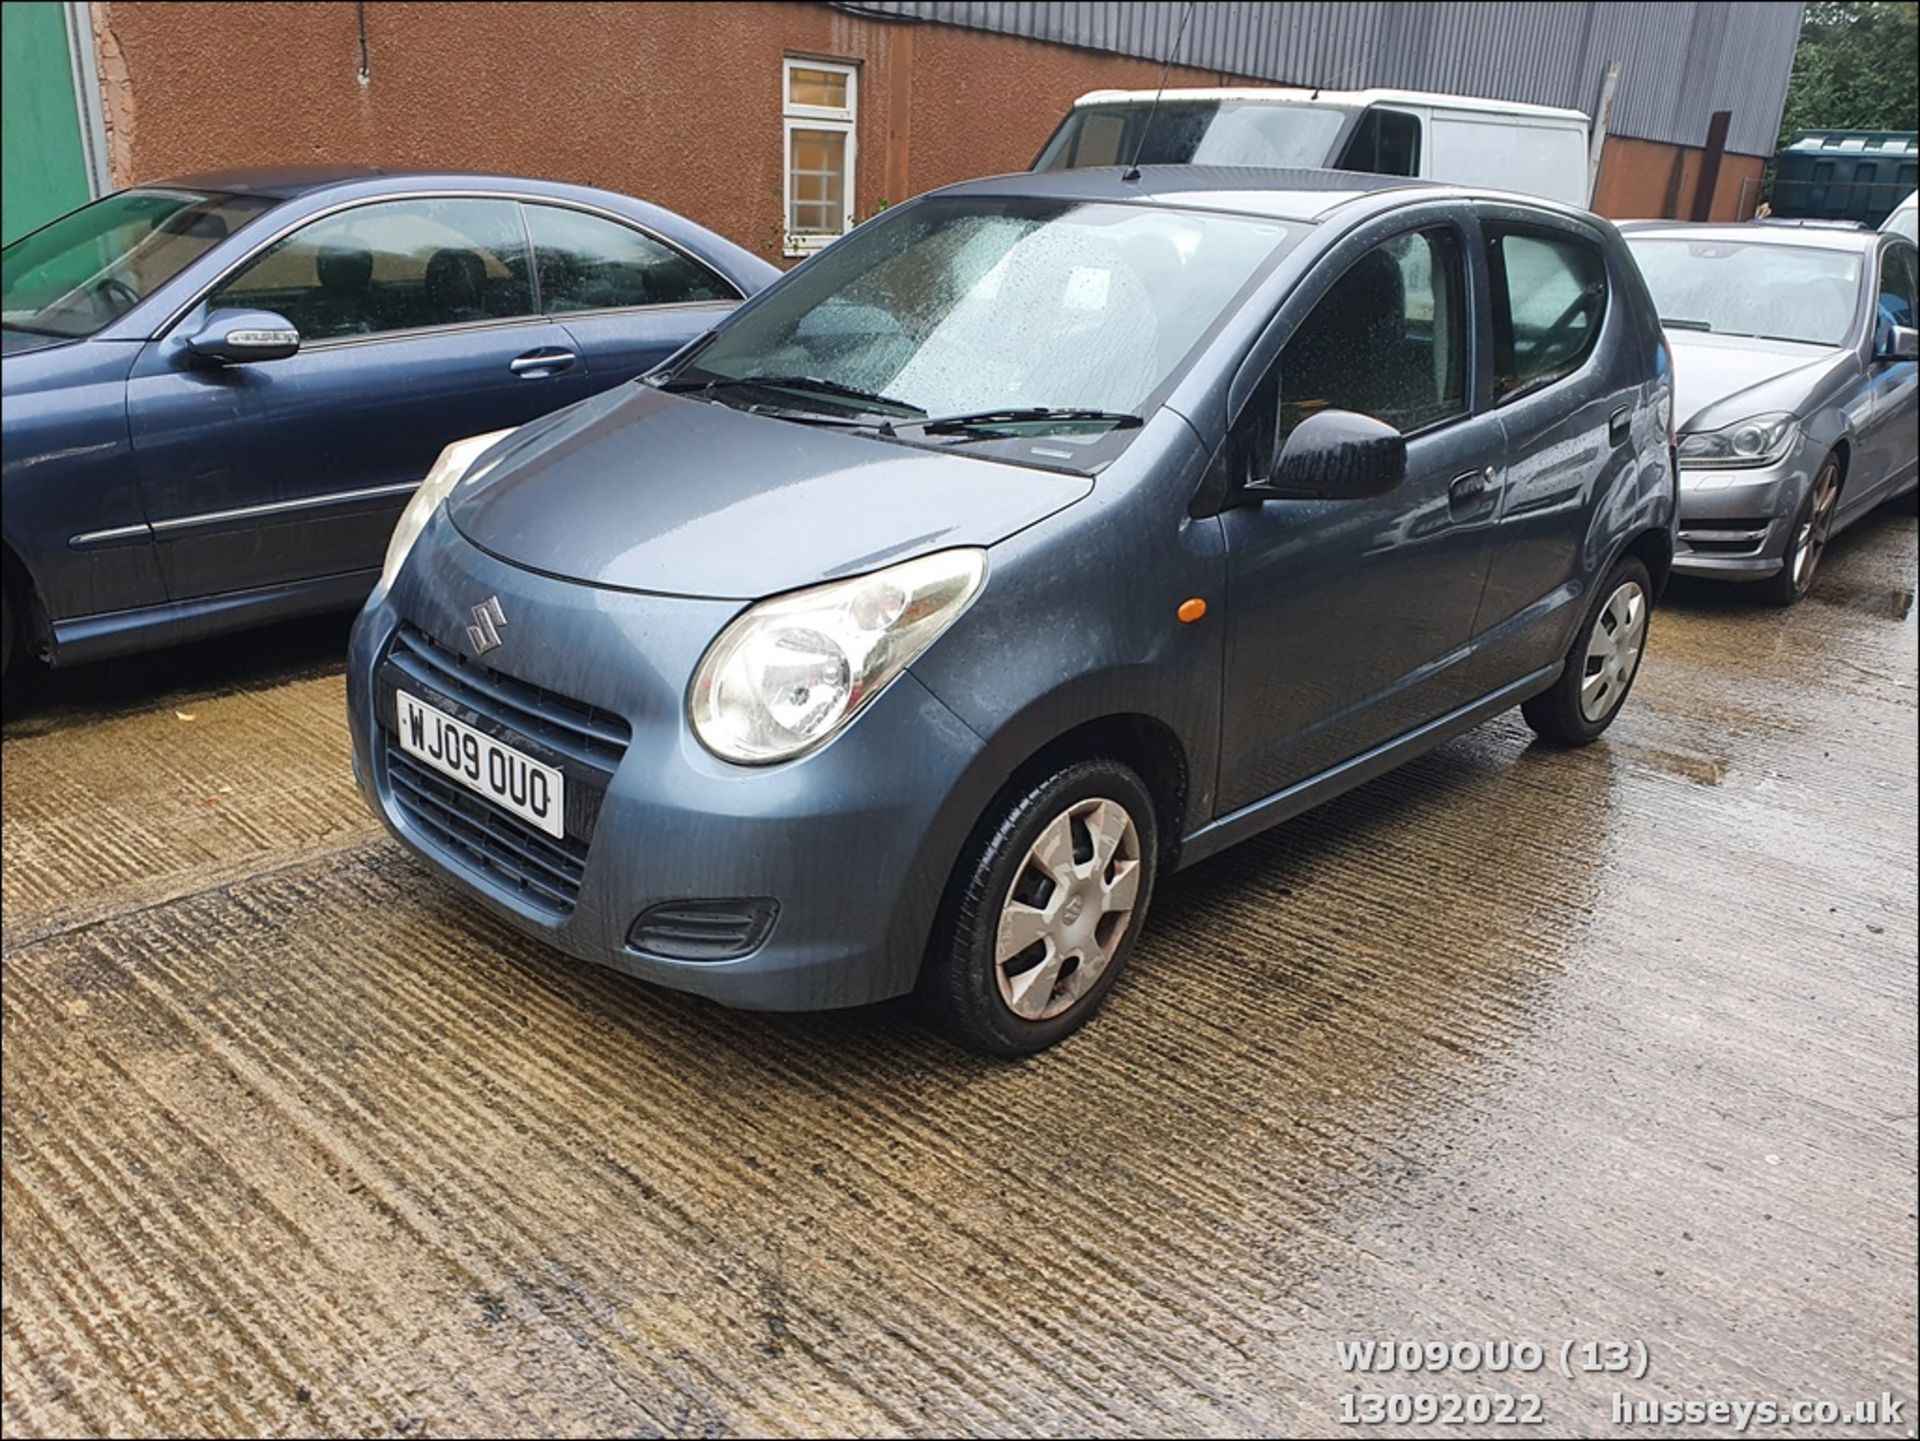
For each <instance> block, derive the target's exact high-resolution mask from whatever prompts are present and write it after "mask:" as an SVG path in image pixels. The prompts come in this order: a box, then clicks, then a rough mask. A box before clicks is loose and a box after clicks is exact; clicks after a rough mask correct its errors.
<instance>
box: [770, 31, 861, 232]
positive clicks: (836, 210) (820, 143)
mask: <svg viewBox="0 0 1920 1441" xmlns="http://www.w3.org/2000/svg"><path fill="white" fill-rule="evenodd" d="M780 86H781V89H780V101H781V117H782V118H781V129H782V134H781V144H782V146H783V147H784V149H785V153H786V161H785V166H784V169H785V173H786V186H785V190H784V195H785V203H786V239H785V243H784V244H783V246H782V247H781V248H782V250H783V251H784V252H785V253H786V254H788V255H811V254H812V253H813V252H814V251H816V250H819V249H820V248H821V247H822V246H824V245H826V244H828V243H829V242H830V241H832V240H833V239H834V238H835V237H836V236H840V235H844V234H846V233H847V231H849V230H851V229H852V228H853V177H854V151H855V143H856V142H855V138H854V128H855V124H856V121H857V118H858V115H859V107H860V75H859V72H858V70H857V69H856V68H855V67H854V66H852V65H842V64H838V63H836V62H834V61H831V60H805V59H801V58H798V57H796V56H791V55H790V56H788V57H787V58H786V60H785V61H784V62H783V63H782V66H781V76H780Z"/></svg>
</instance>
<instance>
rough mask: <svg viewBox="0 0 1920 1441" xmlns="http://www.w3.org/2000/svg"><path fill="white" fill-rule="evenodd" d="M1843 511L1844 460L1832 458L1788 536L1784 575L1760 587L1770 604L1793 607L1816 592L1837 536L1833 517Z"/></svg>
mask: <svg viewBox="0 0 1920 1441" xmlns="http://www.w3.org/2000/svg"><path fill="white" fill-rule="evenodd" d="M1839 510H1840V461H1839V459H1838V458H1837V457H1835V456H1831V455H1830V456H1828V457H1827V459H1826V462H1825V464H1823V465H1822V466H1821V467H1820V473H1819V474H1818V475H1816V476H1814V478H1813V484H1812V485H1811V486H1809V487H1808V489H1807V495H1806V499H1804V500H1802V501H1801V502H1800V509H1799V510H1798V511H1796V512H1795V513H1794V517H1793V530H1792V532H1791V533H1790V534H1789V535H1788V537H1787V553H1786V555H1785V556H1784V557H1783V558H1782V559H1781V562H1780V573H1779V574H1778V575H1775V576H1771V577H1769V578H1768V579H1767V580H1765V581H1763V582H1762V583H1761V584H1760V586H1759V588H1758V589H1759V592H1760V595H1761V596H1762V598H1763V599H1765V600H1766V602H1767V603H1768V604H1769V605H1780V606H1786V605H1792V604H1793V603H1794V602H1795V601H1797V600H1799V599H1800V597H1801V596H1803V595H1805V594H1806V593H1807V592H1808V591H1810V590H1812V589H1813V577H1814V572H1816V571H1818V570H1819V569H1820V561H1821V558H1822V557H1823V556H1825V555H1826V553H1827V540H1828V538H1829V537H1830V536H1832V534H1833V518H1834V516H1835V515H1836V514H1837V513H1838V512H1839Z"/></svg>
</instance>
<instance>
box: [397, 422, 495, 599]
mask: <svg viewBox="0 0 1920 1441" xmlns="http://www.w3.org/2000/svg"><path fill="white" fill-rule="evenodd" d="M512 434H513V431H512V430H490V431H488V432H487V433H486V434H485V435H470V436H468V437H467V438H466V439H465V440H456V441H454V442H453V444H451V445H449V446H447V447H446V449H444V450H442V451H441V452H440V458H439V459H438V460H436V461H434V463H433V469H431V470H429V471H428V472H427V478H426V479H425V480H423V481H421V482H420V487H419V489H417V490H416V491H414V493H413V496H412V498H411V499H410V500H408V501H407V508H406V509H405V510H403V511H401V512H400V522H399V524H398V525H396V526H394V528H393V539H391V540H389V541H388V542H387V560H386V564H385V565H383V566H381V568H380V583H379V584H378V585H376V586H375V587H374V588H373V597H374V599H375V600H378V599H379V598H380V597H381V596H383V595H385V594H386V593H387V588H388V587H389V586H391V585H392V584H393V581H394V577H395V576H397V575H399V574H400V567H401V566H402V565H404V564H405V563H406V559H407V553H408V552H409V551H411V550H412V549H413V543H414V542H415V541H416V540H418V539H420V532H421V531H423V530H425V529H426V528H427V522H428V521H430V520H432V519H433V513H434V512H435V511H436V510H438V509H440V507H441V506H443V505H445V504H446V501H447V497H448V496H449V495H452V494H453V488H454V487H455V486H456V485H458V484H459V483H460V482H461V481H462V480H463V479H465V478H466V474H467V471H468V470H469V469H470V468H471V467H472V465H473V463H474V461H476V460H478V459H479V458H480V455H481V453H482V452H483V451H486V450H488V449H490V448H492V447H493V446H494V445H495V444H497V443H498V442H500V441H502V440H505V439H506V438H507V437H508V436H509V435H512Z"/></svg>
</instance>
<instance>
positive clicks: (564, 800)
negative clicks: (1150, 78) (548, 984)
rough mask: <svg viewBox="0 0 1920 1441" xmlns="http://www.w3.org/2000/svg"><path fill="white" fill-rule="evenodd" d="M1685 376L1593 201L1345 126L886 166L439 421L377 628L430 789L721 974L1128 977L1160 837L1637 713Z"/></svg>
mask: <svg viewBox="0 0 1920 1441" xmlns="http://www.w3.org/2000/svg"><path fill="white" fill-rule="evenodd" d="M1671 421H1672V403H1671V378H1670V371H1669V365H1668V360H1667V353H1666V349H1665V346H1664V343H1663V341H1662V339H1661V334H1660V325H1659V321H1658V319H1657V318H1656V316H1655V314H1654V310H1653V306H1652V304H1651V302H1650V301H1649V299H1648V297H1647V294H1646V292H1645V290H1644V288H1643V286H1642V284H1641V281H1640V279H1639V276H1638V273H1637V272H1636V271H1635V269H1634V266H1633V263H1632V261H1631V260H1630V259H1629V258H1628V256H1627V253H1626V251H1625V248H1624V246H1623V245H1622V243H1621V241H1620V239H1619V237H1618V236H1617V235H1616V233H1615V232H1614V230H1613V229H1612V227H1611V226H1609V225H1608V224H1607V223H1606V222H1605V221H1602V220H1599V219H1596V218H1595V217H1593V216H1591V215H1587V214H1583V213H1580V212H1577V211H1573V210H1569V209H1565V208H1562V207H1558V206H1555V205H1552V204H1549V203H1546V202H1533V201H1527V200H1522V199H1519V198H1516V197H1511V196H1499V195H1493V194H1476V193H1471V192H1467V191H1462V190H1455V189H1447V188H1441V187H1437V186H1424V185H1420V184H1419V183H1417V182H1407V181H1400V180H1391V179H1386V178H1383V177H1376V176H1358V175H1343V174H1338V173H1335V172H1324V171H1323V172H1276V171H1248V170H1208V169H1199V168H1175V167H1169V168H1166V169H1164V170H1154V169H1148V170H1147V171H1146V172H1144V174H1142V173H1137V172H1136V173H1135V174H1134V175H1133V176H1132V177H1131V178H1130V177H1129V176H1128V175H1126V174H1123V173H1122V172H1120V171H1117V170H1106V171H1096V170H1076V171H1071V172H1066V173H1060V174H1047V175H1020V176H1010V177H1005V178H1001V179H994V180H982V181H975V182H971V183H968V184H965V185H960V186H955V187H953V188H950V189H947V190H942V191H937V192H934V193H932V194H929V195H926V196H923V197H921V198H919V199H917V200H914V201H911V202H908V203H906V204H904V205H900V206H897V207H895V208H893V209H890V210H888V211H887V212H885V213H884V214H883V215H882V216H880V217H879V218H877V219H875V220H873V221H871V222H870V223H868V224H867V225H864V226H862V227H861V228H860V229H859V230H857V231H856V232H854V233H853V234H851V235H849V236H848V237H846V238H845V239H842V240H840V241H838V242H836V243H835V244H834V245H833V246H831V247H830V248H828V249H827V250H825V251H823V252H821V253H820V254H819V255H818V256H816V257H815V258H813V259H812V260H809V261H808V262H807V263H806V264H805V265H802V266H800V267H799V268H798V269H796V270H794V271H793V272H792V273H790V274H789V275H787V276H786V277H784V278H783V279H781V280H780V281H778V282H776V283H775V284H774V285H773V286H771V287H770V288H769V289H768V290H766V291H765V292H764V293H763V294H761V295H760V296H758V297H756V298H755V299H753V300H751V301H749V302H748V303H747V304H746V305H744V306H742V307H741V308H740V309H739V310H737V311H736V312H734V313H733V314H732V315H730V316H729V317H728V318H727V319H725V320H723V321H722V322H721V323H720V324H719V325H718V326H717V327H716V328H715V329H714V330H713V331H712V333H711V334H709V335H707V336H705V337H703V338H702V339H701V340H698V341H696V342H694V343H693V344H692V345H690V346H689V347H688V348H687V349H686V350H684V351H682V352H681V353H680V354H679V355H678V356H676V357H675V358H674V359H672V360H671V361H669V362H668V363H666V364H665V365H664V366H662V367H661V368H659V369H658V370H656V371H655V372H653V373H652V374H651V375H650V376H648V377H647V378H646V379H644V380H643V381H641V382H637V383H633V384H629V385H627V386H625V387H622V388H619V389H617V390H616V391H612V392H608V393H607V394H604V395H601V396H597V397H595V398H593V399H591V400H586V401H583V402H581V403H579V404H578V405H575V406H573V407H571V408H569V409H566V410H562V411H560V412H558V413H557V414H555V415H552V416H549V417H547V418H546V419H544V420H540V421H536V422H534V423H532V424H530V425H526V426H522V427H521V428H519V429H518V430H515V431H512V432H510V433H503V434H496V435H492V436H478V437H475V438H473V439H472V440H470V441H467V442H463V443H461V444H457V445H454V446H451V447H449V448H448V450H447V451H446V453H445V454H444V455H443V456H442V457H441V460H440V463H439V464H438V465H437V466H436V468H435V471H434V473H433V475H432V476H430V477H429V479H428V481H427V482H426V483H425V485H423V487H422V489H421V491H420V493H419V494H418V496H417V497H416V499H415V500H414V502H413V503H412V505H411V506H410V508H409V510H408V512H407V514H406V516H405V517H404V518H403V520H402V522H401V525H400V527H399V529H398V531H397V532H396V533H395V536H394V540H393V544H392V547H391V549H390V551H389V553H388V557H387V566H386V572H385V576H384V578H383V580H382V582H381V584H380V586H379V588H378V589H377V590H376V592H375V593H374V596H373V598H372V599H371V600H370V601H369V602H368V605H367V608H366V610H365V612H364V613H363V614H362V615H361V617H360V621H359V623H358V625H357V627H356V629H355V632H354V637H353V645H352V657H351V663H350V667H349V672H348V683H349V704H350V707H351V712H352V715H351V719H352V728H353V739H354V754H355V763H356V770H357V772H358V775H359V779H360V784H361V785H362V787H363V789H364V791H365V793H366V796H367V799H368V801H369V802H370V804H371V805H372V806H373V807H374V809H375V810H376V811H377V812H378V813H379V814H380V816H381V817H382V818H383V819H384V820H385V822H386V824H387V825H388V826H389V827H390V828H391V829H392V831H393V832H394V834H395V835H396V836H398V837H399V838H400V840H401V841H402V842H404V843H405V844H406V845H407V846H409V847H410V848H412V849H413V850H414V851H416V852H417V853H419V854H420V855H421V856H423V857H425V858H426V859H427V860H428V861H429V862H431V863H432V864H433V865H434V866H435V867H436V868H437V869H439V870H440V871H442V872H443V873H444V874H445V875H446V876H447V877H448V878H449V879H451V880H453V881H454V882H456V883H457V884H458V885H459V886H460V887H461V888H463V889H464V890H465V891H467V892H468V893H469V894H471V895H472V896H473V897H474V898H475V899H477V900H478V901H480V902H482V903H483V904H484V905H485V906H487V907H488V908H489V909H490V910H492V911H493V912H495V913H496V914H498V915H499V916H501V917H503V918H504V919H506V920H507V921H509V922H511V923H512V924H514V925H515V926H517V927H519V928H520V929H521V930H523V931H525V932H527V933H529V934H531V935H534V936H538V937H540V938H541V939H543V940H546V941H549V942H551V943H553V944H554V945H556V946H558V947H560V948H561V949H562V950H564V951H566V952H568V953H569V954H571V955H574V956H576V957H579V958H582V959H585V960H590V961H597V962H600V963H602V964H606V965H610V966H614V967H617V968H618V969H620V970H623V971H627V972H630V973H631V974H633V975H636V976H640V977H643V978H645V979H647V980H651V981H655V982H658V983H660V984H663V985H667V986H673V987H677V988H680V989H682V990H688V991H694V992H698V993H700V994H702V995H705V996H709V997H712V998H714V999H717V1000H720V1001H723V1002H726V1003H728V1004H731V1005H738V1006H751V1007H765V1008H778V1009H808V1008H820V1007H832V1006H846V1005H853V1004H857V1003H861V1002H867V1001H874V1000H879V999H882V998H884V997H889V996H896V995H901V994H904V993H907V992H911V991H917V992H918V993H919V995H920V997H921V998H922V999H923V1001H924V1002H925V1003H926V1005H927V1006H928V1008H929V1009H930V1010H931V1012H932V1013H933V1014H934V1016H935V1017H936V1018H937V1019H938V1020H939V1021H940V1022H941V1023H943V1024H944V1025H945V1027H946V1028H947V1029H949V1030H950V1031H951V1032H952V1033H953V1034H954V1035H956V1036H957V1037H959V1038H960V1039H962V1040H963V1041H965V1042H968V1043H970V1044H972V1045H975V1046H978V1047H981V1048H983V1049H986V1050H990V1051H995V1052H999V1053H1002V1054H1020V1053H1025V1052H1030V1051H1034V1050H1037V1049H1039V1048H1041V1047H1044V1046H1046V1045H1048V1044H1050V1043H1052V1042H1054V1041H1056V1040H1058V1039H1059V1038H1060V1037H1062V1036H1064V1035H1066V1034H1067V1033H1068V1032H1070V1031H1072V1030H1073V1029H1074V1028H1075V1027H1076V1026H1078V1025H1079V1024H1080V1023H1081V1022H1083V1021H1085V1020H1086V1019H1087V1017H1088V1016H1089V1015H1090V1014H1091V1013H1092V1012H1093V1011H1094V1010H1095V1009H1096V1008H1097V1007H1098V1006H1099V1004H1100V1002H1101V1000H1102V998H1103V997H1104V996H1105V994H1106V992H1107V991H1108V990H1109V989H1110V988H1111V987H1112V985H1113V983H1114V979H1115V977H1116V976H1117V974H1118V973H1119V971H1120V968H1121V966H1122V965H1123V964H1124V963H1125V961H1126V958H1127V955H1128V953H1129V951H1130V950H1131V949H1132V946H1133V944H1134V942H1135V940H1136V939H1137V938H1138V936H1139V933H1140V928H1141V925H1142V923H1143V922H1144V920H1145V918H1146V914H1147V907H1148V902H1149V899H1150V897H1151V896H1152V894H1153V889H1154V883H1155V881H1156V879H1157V878H1158V877H1159V876H1160V875H1161V874H1163V873H1165V872H1166V871H1168V870H1170V869H1172V868H1174V867H1176V866H1181V865H1187V864H1191V863H1192V862H1194V861H1197V860H1200V859H1202V858H1203V857H1205V856H1208V855H1211V854H1213V853H1214V852H1215V851H1217V850H1219V849H1220V848H1221V847H1222V846H1225V845H1228V844H1230V843H1232V842H1234V841H1236V840H1239V839H1241V838H1243V837H1245V836H1247V835H1250V834H1252V833H1253V832H1255V831H1257V830H1260V829H1262V828H1263V827H1266V826H1270V825H1272V824H1274V823H1276V822H1279V821H1283V820H1285V819H1287V818H1288V817H1289V816H1292V815H1295V814H1297V813H1298V812H1300V811H1301V810H1303V809H1305V808H1307V807H1309V806H1311V805H1314V804H1316V803H1318V802H1319V801H1322V800H1325V799H1326V798H1328V797H1329V796H1332V795H1334V794H1336V793H1337V792H1340V791H1343V790H1345V789H1347V788H1348V787H1351V786H1354V785H1357V784H1359V783H1360V782H1362V781H1364V780H1366V779H1368V778H1369V777H1371V776H1375V775H1378V774H1379V773H1381V772H1382V771H1384V770H1386V769H1388V768H1389V767H1391V766H1394V765H1396V764H1398V763H1399V762H1401V761H1404V760H1406V759H1408V758H1409V757H1411V756H1413V755H1415V754H1417V753H1418V752H1420V751H1423V750H1426V749H1428V748H1429V747H1432V746H1434V745H1437V744H1439V743H1440V742H1441V741H1443V740H1445V739H1446V738H1448V737H1449V736H1452V735H1454V734H1456V733H1458V732H1460V731H1462V730H1464V729H1466V728H1467V727H1470V726H1472V725H1474V724H1476V723H1478V722H1479V721H1482V720H1485V719H1486V718H1488V717H1490V716H1492V715H1495V714H1497V713H1498V712H1500V711H1503V710H1505V709H1507V708H1508V707H1510V706H1513V705H1516V704H1518V705H1520V706H1521V707H1522V709H1523V711H1524V714H1525V716H1526V718H1527V720H1528V721H1529V722H1530V723H1531V724H1532V726H1533V728H1534V729H1535V730H1536V731H1537V732H1539V733H1540V735H1541V736H1542V737H1544V738H1545V739H1547V740H1549V741H1552V742H1556V743H1563V744H1579V743H1582V742H1585V741H1590V740H1592V739H1594V738H1595V737H1596V736H1598V735H1599V734H1600V733H1601V732H1602V731H1603V730H1605V729H1606V727H1607V725H1608V724H1609V723H1610V722H1611V721H1612V720H1613V718H1614V717H1615V716H1616V715H1617V714H1618V713H1619V710H1620V707H1621V705H1622V703H1623V702H1624V701H1625V699H1626V697H1627V694H1628V691H1629V690H1630V688H1631V687H1632V684H1633V680H1634V675H1635V671H1636V668H1637V666H1638V663H1639V660H1640V656H1641V654H1642V651H1643V649H1644V646H1645V644H1646V637H1647V623H1648V612H1649V608H1650V606H1651V605H1652V603H1653V600H1654V598H1655V597H1656V596H1657V595H1658V593H1659V590H1660V586H1661V584H1662V582H1663V580H1664V578H1665V575H1666V572H1667V569H1668V566H1669V564H1670V561H1671V553H1672V540H1671V526H1672V520H1673V514H1674V504H1675V490H1674V486H1675V470H1674V458H1673V449H1672V435H1671Z"/></svg>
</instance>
